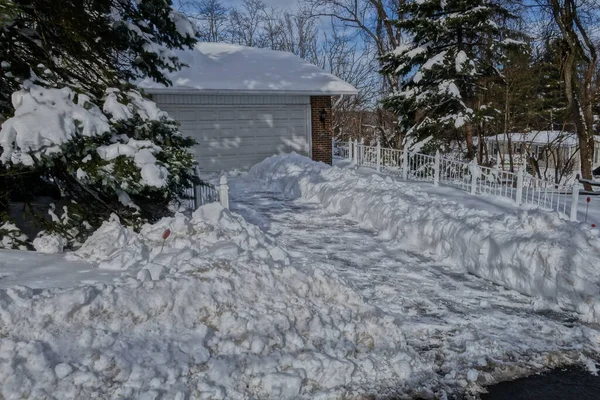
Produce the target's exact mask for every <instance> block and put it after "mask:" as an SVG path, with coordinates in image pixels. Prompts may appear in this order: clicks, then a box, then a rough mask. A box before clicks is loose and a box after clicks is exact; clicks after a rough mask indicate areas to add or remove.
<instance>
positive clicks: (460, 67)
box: [455, 50, 467, 72]
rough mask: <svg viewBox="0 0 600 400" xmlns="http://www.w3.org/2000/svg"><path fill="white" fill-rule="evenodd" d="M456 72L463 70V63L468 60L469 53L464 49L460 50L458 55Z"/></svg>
mask: <svg viewBox="0 0 600 400" xmlns="http://www.w3.org/2000/svg"><path fill="white" fill-rule="evenodd" d="M455 61H456V72H462V70H463V68H464V67H463V65H464V63H465V62H466V61H467V53H465V52H464V50H460V51H459V52H458V54H457V55H456V60H455Z"/></svg>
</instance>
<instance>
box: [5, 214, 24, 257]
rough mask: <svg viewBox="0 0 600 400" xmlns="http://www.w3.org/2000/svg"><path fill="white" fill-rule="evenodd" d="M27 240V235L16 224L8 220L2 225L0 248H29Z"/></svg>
mask: <svg viewBox="0 0 600 400" xmlns="http://www.w3.org/2000/svg"><path fill="white" fill-rule="evenodd" d="M27 240H28V238H27V235H25V234H24V233H23V232H21V230H20V229H19V228H18V227H17V226H16V225H15V224H13V223H11V222H8V221H7V222H4V223H3V224H2V225H0V249H19V250H27V246H25V243H26V242H27Z"/></svg>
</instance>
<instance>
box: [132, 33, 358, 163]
mask: <svg viewBox="0 0 600 400" xmlns="http://www.w3.org/2000/svg"><path fill="white" fill-rule="evenodd" d="M177 56H178V57H179V59H180V60H181V61H182V62H183V63H185V64H187V65H188V67H185V68H183V69H182V70H180V71H177V72H173V73H167V77H168V78H169V79H170V80H171V81H172V83H173V86H170V87H165V86H163V85H161V84H158V83H156V82H154V81H152V80H150V79H146V80H143V81H141V82H138V86H139V87H140V88H142V89H144V90H145V92H146V93H148V94H150V95H151V96H152V99H153V100H154V101H155V102H156V103H157V105H158V107H159V108H160V109H162V110H164V111H166V112H168V113H169V115H170V116H171V117H172V118H174V119H175V120H177V121H179V122H180V123H181V131H182V133H183V134H184V135H187V136H191V137H193V138H194V139H196V141H197V142H198V145H197V146H195V147H194V149H193V152H194V155H195V156H196V159H197V161H198V164H199V166H200V168H201V170H203V171H205V172H213V171H221V170H230V169H235V168H239V169H245V168H249V167H250V166H252V165H253V164H256V163H257V162H260V161H262V160H263V159H265V158H266V157H269V156H271V155H273V154H282V153H288V152H292V151H295V152H297V153H300V154H303V155H306V156H309V157H311V158H312V159H313V160H317V161H323V162H326V163H329V164H331V161H332V146H331V137H332V128H331V126H332V124H331V121H332V120H331V96H336V95H355V94H357V91H356V89H355V88H354V87H353V86H352V85H350V84H348V83H346V82H344V81H342V80H341V79H339V78H337V77H335V76H333V75H331V74H329V73H326V72H325V71H323V70H322V69H320V68H319V67H317V66H315V65H312V64H310V63H308V62H307V61H304V60H303V59H301V58H300V57H298V56H296V55H294V54H292V53H288V52H282V51H274V50H267V49H258V48H251V47H245V46H239V45H232V44H223V43H198V44H196V46H195V48H194V49H193V50H190V51H179V52H177Z"/></svg>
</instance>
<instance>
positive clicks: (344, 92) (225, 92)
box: [140, 87, 358, 96]
mask: <svg viewBox="0 0 600 400" xmlns="http://www.w3.org/2000/svg"><path fill="white" fill-rule="evenodd" d="M140 89H143V90H144V92H146V93H148V94H211V95H240V94H241V95H252V94H254V95H279V96H341V95H348V96H353V95H357V94H358V91H357V90H356V89H354V90H327V91H319V90H252V89H192V88H190V89H188V88H173V87H168V88H144V87H140Z"/></svg>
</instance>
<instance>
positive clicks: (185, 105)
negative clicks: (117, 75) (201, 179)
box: [153, 94, 310, 172]
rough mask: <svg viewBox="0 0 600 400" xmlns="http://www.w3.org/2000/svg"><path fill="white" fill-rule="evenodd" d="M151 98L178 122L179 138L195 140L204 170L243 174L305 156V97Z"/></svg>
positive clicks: (307, 106) (306, 151)
mask: <svg viewBox="0 0 600 400" xmlns="http://www.w3.org/2000/svg"><path fill="white" fill-rule="evenodd" d="M153 99H154V101H156V102H157V104H158V106H159V107H160V108H161V109H162V110H164V111H167V112H168V113H169V114H170V115H171V116H172V117H173V118H174V119H176V120H178V121H179V122H180V123H181V131H182V133H183V134H184V135H187V136H191V137H193V138H194V139H196V141H198V145H197V146H195V148H194V149H193V152H194V155H195V156H196V159H197V161H198V163H199V165H200V168H201V169H202V170H204V171H207V172H212V171H221V170H230V169H234V168H240V169H246V168H249V167H250V166H252V165H254V164H256V163H257V162H260V161H262V160H263V159H265V158H266V157H269V156H271V155H273V154H282V153H288V152H291V151H295V152H297V153H300V154H305V155H309V154H310V139H309V128H308V126H309V125H308V119H309V107H310V105H309V104H308V103H309V100H310V99H309V98H308V97H305V96H287V97H286V96H231V95H230V96H219V95H211V96H208V95H170V94H169V95H154V96H153ZM286 99H287V100H286ZM201 101H206V103H204V104H203V103H201ZM286 102H287V103H286ZM215 103H220V104H218V105H217V104H215ZM256 103H260V104H256ZM269 103H271V104H269ZM282 103H283V104H282Z"/></svg>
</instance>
